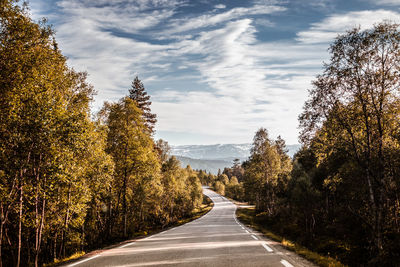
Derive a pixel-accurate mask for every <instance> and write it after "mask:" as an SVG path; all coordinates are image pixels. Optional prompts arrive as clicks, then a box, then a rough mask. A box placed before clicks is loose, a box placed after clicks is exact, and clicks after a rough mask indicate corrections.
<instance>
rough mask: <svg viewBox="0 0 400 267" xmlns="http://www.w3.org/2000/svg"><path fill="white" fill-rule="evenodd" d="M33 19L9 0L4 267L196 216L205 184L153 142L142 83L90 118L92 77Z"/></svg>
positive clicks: (4, 40) (0, 44) (1, 226)
mask: <svg viewBox="0 0 400 267" xmlns="http://www.w3.org/2000/svg"><path fill="white" fill-rule="evenodd" d="M28 13H29V11H28V9H27V7H26V6H25V5H22V6H21V5H18V4H17V2H16V1H13V0H6V1H1V3H0V266H31V265H35V266H39V265H42V264H43V263H46V262H52V261H53V260H55V259H57V258H63V257H65V256H68V255H71V254H73V253H74V252H77V251H83V250H87V249H91V248H95V247H99V246H101V245H104V244H108V243H110V242H115V241H117V240H122V239H126V238H129V237H132V236H133V235H136V234H138V233H142V234H146V231H149V229H150V230H151V229H154V228H163V227H165V226H168V225H170V224H172V223H174V222H176V221H177V220H178V219H180V218H183V217H186V216H190V215H191V213H192V211H193V209H194V208H196V207H198V206H199V205H200V204H201V203H202V188H201V184H200V181H199V179H198V177H197V173H196V172H194V171H193V170H191V169H190V167H188V168H186V169H182V168H180V167H179V164H178V161H177V160H176V159H175V158H174V157H169V156H168V150H169V147H168V144H167V143H166V142H165V141H162V140H158V141H157V142H156V141H154V139H153V137H152V136H153V131H154V123H155V122H156V117H155V114H152V113H151V110H150V104H151V102H150V100H149V96H148V95H147V93H146V91H145V89H144V87H143V84H142V83H141V81H140V80H139V79H138V78H137V77H136V78H135V80H134V81H133V83H132V88H131V90H130V91H129V96H127V97H124V98H122V99H121V100H119V101H118V102H116V103H106V104H105V105H104V107H103V108H102V109H101V111H100V112H99V113H98V114H97V115H96V117H95V118H91V111H90V102H91V100H92V97H93V94H94V90H93V87H92V86H91V85H89V84H88V83H87V82H86V74H85V73H80V72H76V71H75V70H73V69H71V68H70V67H68V66H67V64H66V58H65V57H64V56H63V55H62V54H61V52H60V50H59V49H58V46H57V43H56V41H55V39H54V34H53V31H52V29H51V28H50V27H49V26H47V25H46V23H45V21H42V22H40V23H39V24H37V23H34V22H33V21H32V19H31V18H30V17H29V14H28Z"/></svg>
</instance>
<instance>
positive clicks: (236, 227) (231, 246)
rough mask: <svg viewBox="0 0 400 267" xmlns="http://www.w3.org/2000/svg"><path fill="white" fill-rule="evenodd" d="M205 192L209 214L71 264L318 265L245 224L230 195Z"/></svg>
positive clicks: (289, 266)
mask: <svg viewBox="0 0 400 267" xmlns="http://www.w3.org/2000/svg"><path fill="white" fill-rule="evenodd" d="M204 194H205V195H207V196H208V197H209V198H211V200H212V201H213V202H214V207H213V209H212V210H211V211H210V212H209V213H207V214H206V215H205V216H203V217H201V218H199V219H197V220H195V221H192V222H190V223H187V224H185V225H181V226H179V227H176V228H172V229H170V230H167V231H164V232H161V233H158V234H155V235H153V236H150V237H147V238H144V239H140V240H137V241H134V242H131V243H127V244H124V245H122V246H120V247H117V248H114V249H110V250H106V251H104V252H101V253H100V254H97V255H95V256H91V257H88V258H84V259H82V260H80V261H77V262H75V263H72V264H69V265H67V266H71V267H72V266H82V267H84V266H96V267H100V266H120V267H122V266H132V267H133V266H279V267H282V266H285V267H292V266H313V264H311V263H309V262H307V261H305V260H304V259H302V258H300V257H299V256H297V255H296V254H294V253H293V252H289V251H286V250H284V249H282V248H281V247H280V246H276V243H274V242H273V241H271V240H268V239H265V238H264V237H263V236H262V235H261V234H259V233H257V232H255V231H253V230H251V229H249V228H247V227H245V226H244V225H242V224H241V223H240V222H239V221H238V220H237V219H236V215H235V211H236V205H234V204H233V203H232V202H230V201H229V200H228V199H226V198H225V197H223V196H221V195H218V194H217V193H215V192H213V191H211V190H209V189H204Z"/></svg>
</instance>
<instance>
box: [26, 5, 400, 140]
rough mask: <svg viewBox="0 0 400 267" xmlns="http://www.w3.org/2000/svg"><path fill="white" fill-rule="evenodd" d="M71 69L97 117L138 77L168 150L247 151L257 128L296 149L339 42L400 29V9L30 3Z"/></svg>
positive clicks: (385, 6)
mask: <svg viewBox="0 0 400 267" xmlns="http://www.w3.org/2000/svg"><path fill="white" fill-rule="evenodd" d="M30 6H31V12H32V16H33V18H34V19H39V18H41V17H47V18H48V20H49V23H50V24H52V25H53V26H54V29H55V30H56V38H57V41H58V42H59V45H60V48H61V50H62V52H63V54H64V55H66V56H67V57H68V63H69V65H70V66H72V67H74V68H75V69H76V70H78V71H87V72H88V73H89V81H90V82H91V83H92V84H93V85H94V87H95V89H96V90H97V96H96V98H95V102H94V103H93V110H98V109H99V108H100V107H101V106H102V104H103V102H104V101H116V100H118V99H119V98H121V97H123V96H125V95H127V93H128V89H129V88H130V84H131V81H132V80H133V78H134V76H135V75H138V76H139V78H140V79H141V80H142V81H143V82H144V85H145V87H146V89H147V91H148V93H149V94H150V95H151V97H152V98H151V99H152V101H153V104H152V110H153V111H154V112H155V113H157V116H158V123H157V127H156V130H157V133H156V136H155V137H156V138H163V139H165V140H167V141H168V142H169V143H170V144H172V145H182V144H216V143H249V142H252V138H253V135H254V133H255V131H256V130H257V129H258V128H260V127H265V128H267V129H268V130H269V132H270V134H271V136H272V137H276V136H277V135H279V134H280V135H281V136H282V137H283V138H284V139H285V140H286V141H287V143H288V144H295V143H297V142H298V140H297V137H298V128H297V127H298V121H297V117H298V115H299V114H300V112H301V111H302V106H303V103H304V101H305V100H306V98H307V90H308V89H309V88H310V84H311V81H312V80H313V79H315V76H316V75H317V74H319V73H321V71H322V62H323V61H327V60H328V59H329V55H328V53H327V49H328V47H329V44H330V43H331V42H332V41H333V39H334V38H335V37H336V36H337V34H339V33H343V32H345V31H346V30H348V29H351V28H352V27H354V26H360V27H361V28H363V29H366V28H370V27H371V26H372V25H373V24H374V23H378V22H381V21H383V20H391V21H394V22H399V21H400V9H399V8H400V0H346V1H342V0H337V1H325V0H308V1H303V0H282V1H280V0H276V1H275V0H253V1H243V0H228V1H209V0H197V1H189V0H97V1H94V0H31V1H30Z"/></svg>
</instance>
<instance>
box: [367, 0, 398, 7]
mask: <svg viewBox="0 0 400 267" xmlns="http://www.w3.org/2000/svg"><path fill="white" fill-rule="evenodd" d="M370 2H371V3H372V4H375V5H388V6H398V5H400V0H370Z"/></svg>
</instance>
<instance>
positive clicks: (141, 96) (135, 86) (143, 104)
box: [129, 76, 157, 133]
mask: <svg viewBox="0 0 400 267" xmlns="http://www.w3.org/2000/svg"><path fill="white" fill-rule="evenodd" d="M129 98H131V99H132V100H134V101H136V105H137V106H138V108H140V109H141V110H142V112H143V115H142V116H143V119H144V121H145V125H146V127H147V129H148V130H149V132H150V133H154V126H155V124H156V122H157V119H156V114H154V113H151V108H150V105H151V101H150V96H149V95H148V94H147V92H146V89H145V88H144V86H143V83H142V81H141V80H139V78H138V76H136V77H135V79H134V80H133V82H132V88H131V89H129Z"/></svg>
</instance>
